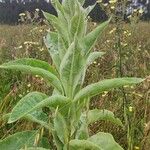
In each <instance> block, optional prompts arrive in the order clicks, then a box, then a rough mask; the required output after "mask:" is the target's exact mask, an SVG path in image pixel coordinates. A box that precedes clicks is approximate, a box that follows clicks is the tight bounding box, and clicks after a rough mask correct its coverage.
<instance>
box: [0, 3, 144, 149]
mask: <svg viewBox="0 0 150 150" xmlns="http://www.w3.org/2000/svg"><path fill="white" fill-rule="evenodd" d="M52 4H53V6H54V8H55V9H56V10H57V14H58V16H57V17H56V16H54V15H52V14H49V13H46V12H44V16H45V18H46V19H47V21H48V22H49V23H50V25H52V26H53V28H54V30H53V31H48V33H47V36H46V37H45V39H44V41H45V44H46V46H47V48H48V51H49V53H50V56H51V58H52V60H53V65H52V66H51V65H50V64H48V63H47V62H44V61H41V60H37V59H32V58H23V59H18V60H14V61H11V62H8V63H5V64H2V65H1V66H0V68H3V69H12V70H18V71H21V72H25V73H30V74H33V75H39V76H41V77H42V78H43V79H45V81H46V82H47V84H48V85H50V86H53V88H54V90H53V94H52V95H51V96H49V95H46V94H44V93H40V92H37V91H35V92H31V93H29V94H27V95H26V96H25V97H23V98H22V99H21V100H20V101H19V102H18V103H17V104H16V106H15V107H14V108H13V109H12V111H11V113H9V114H7V115H6V116H3V119H6V118H8V123H13V122H15V121H17V120H19V119H22V118H23V119H28V120H30V121H33V122H36V123H38V124H40V125H41V126H43V127H45V128H46V130H49V132H50V133H51V134H52V136H53V141H54V145H55V146H56V148H57V149H58V150H122V149H123V148H122V147H121V146H120V145H119V144H117V143H116V142H115V140H114V139H113V137H112V135H111V134H109V133H103V132H99V133H97V134H95V135H92V136H90V134H89V130H88V126H89V124H91V123H94V122H95V121H99V120H108V121H111V122H112V123H114V124H116V125H120V126H122V123H121V121H120V120H119V119H118V118H116V117H115V116H114V114H113V113H112V112H111V111H108V110H99V109H93V110H89V103H90V100H91V98H92V97H94V96H96V95H98V94H100V93H102V92H104V91H108V90H111V89H113V88H117V87H122V86H124V85H133V84H137V83H140V82H142V81H143V79H141V78H133V77H132V78H128V77H124V78H114V79H107V80H102V81H99V82H97V83H93V84H90V85H87V86H86V87H83V83H84V79H85V74H86V69H87V68H88V66H89V65H90V64H91V63H92V62H93V61H95V59H97V58H99V57H101V56H102V55H103V53H102V52H92V48H93V47H94V45H95V43H96V41H97V38H98V37H99V36H100V34H101V33H102V32H103V30H104V29H105V28H106V27H107V26H108V24H109V21H110V20H108V21H106V22H104V23H102V24H100V25H98V26H97V27H96V28H95V29H94V30H93V31H91V32H90V33H88V32H87V16H88V14H89V13H90V11H91V10H92V9H93V8H94V6H95V5H93V6H89V7H87V8H83V4H84V0H62V3H60V2H59V1H58V0H53V1H52ZM44 107H47V108H48V110H49V112H50V114H52V115H51V116H48V115H47V114H45V113H44V112H43V110H42V108H44ZM28 132H29V131H28ZM28 132H27V133H26V132H24V133H22V134H21V133H20V134H17V133H16V134H15V135H14V136H10V137H8V138H6V139H4V140H1V141H0V147H1V148H2V149H3V150H7V148H8V146H9V145H10V146H11V147H14V150H17V149H20V148H22V147H24V145H26V146H27V147H31V148H29V149H33V148H34V147H33V145H32V144H31V143H32V140H31V142H28V143H24V142H23V141H24V140H26V138H27V137H29V138H31V137H32V138H34V136H31V135H32V134H33V131H31V133H30V134H29V133H28ZM15 139H16V141H17V139H19V141H20V142H15ZM17 143H18V144H17ZM36 148H37V147H36ZM44 148H45V147H44ZM38 149H42V148H40V147H39V148H38ZM12 150H13V149H12Z"/></svg>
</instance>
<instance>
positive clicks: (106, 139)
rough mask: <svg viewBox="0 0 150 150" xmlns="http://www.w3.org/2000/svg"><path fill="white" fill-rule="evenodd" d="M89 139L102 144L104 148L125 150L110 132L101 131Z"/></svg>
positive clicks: (106, 149) (104, 149) (105, 149)
mask: <svg viewBox="0 0 150 150" xmlns="http://www.w3.org/2000/svg"><path fill="white" fill-rule="evenodd" d="M88 141H90V142H92V143H95V144H96V145H98V146H100V147H101V148H102V150H123V148H122V147H121V146H120V145H119V144H118V143H117V142H116V141H115V140H114V138H113V136H112V135H111V134H109V133H103V132H99V133H97V134H96V135H93V136H91V137H90V138H88Z"/></svg>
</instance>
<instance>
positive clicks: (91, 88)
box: [74, 77, 143, 101]
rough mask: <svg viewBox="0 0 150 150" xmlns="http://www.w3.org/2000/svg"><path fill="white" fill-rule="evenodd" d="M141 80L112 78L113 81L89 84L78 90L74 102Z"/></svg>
mask: <svg viewBox="0 0 150 150" xmlns="http://www.w3.org/2000/svg"><path fill="white" fill-rule="evenodd" d="M142 81H143V79H141V78H128V77H127V78H114V79H106V80H102V81H100V82H97V83H94V84H91V85H88V86H86V87H85V88H83V89H82V90H80V91H79V92H78V93H77V94H76V96H75V98H74V101H78V100H79V101H82V100H83V99H84V98H88V97H89V98H90V97H93V96H95V95H98V94H100V93H102V92H104V91H109V90H111V89H113V88H118V87H122V86H125V85H133V84H137V83H140V82H142Z"/></svg>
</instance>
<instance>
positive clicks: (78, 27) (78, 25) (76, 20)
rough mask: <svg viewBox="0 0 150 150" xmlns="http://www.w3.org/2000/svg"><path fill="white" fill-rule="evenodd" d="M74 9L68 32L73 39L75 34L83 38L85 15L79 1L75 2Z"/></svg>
mask: <svg viewBox="0 0 150 150" xmlns="http://www.w3.org/2000/svg"><path fill="white" fill-rule="evenodd" d="M75 10H76V11H75V15H74V16H73V17H72V20H71V26H70V33H71V36H72V38H73V39H74V37H75V36H77V37H78V38H83V37H84V36H85V33H86V20H85V15H84V13H83V8H82V7H81V6H80V5H79V3H77V5H76V7H75Z"/></svg>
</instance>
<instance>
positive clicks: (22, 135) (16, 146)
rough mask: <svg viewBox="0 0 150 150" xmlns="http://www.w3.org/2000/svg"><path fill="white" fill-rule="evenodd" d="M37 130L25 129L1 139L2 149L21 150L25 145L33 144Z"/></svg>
mask: <svg viewBox="0 0 150 150" xmlns="http://www.w3.org/2000/svg"><path fill="white" fill-rule="evenodd" d="M36 133H37V131H24V132H18V133H15V134H13V135H10V136H9V137H7V138H6V139H4V140H1V141H0V149H1V150H10V149H11V150H20V149H21V148H23V147H25V146H29V147H31V146H33V145H34V141H35V137H36Z"/></svg>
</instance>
